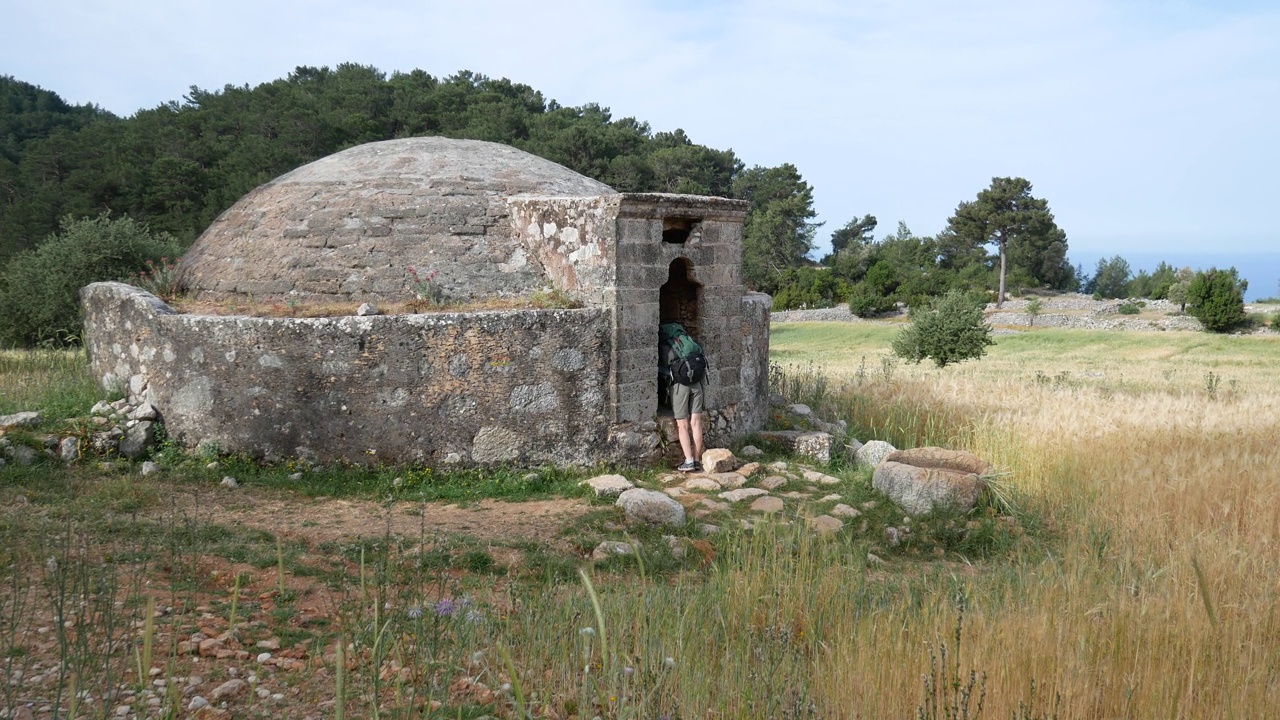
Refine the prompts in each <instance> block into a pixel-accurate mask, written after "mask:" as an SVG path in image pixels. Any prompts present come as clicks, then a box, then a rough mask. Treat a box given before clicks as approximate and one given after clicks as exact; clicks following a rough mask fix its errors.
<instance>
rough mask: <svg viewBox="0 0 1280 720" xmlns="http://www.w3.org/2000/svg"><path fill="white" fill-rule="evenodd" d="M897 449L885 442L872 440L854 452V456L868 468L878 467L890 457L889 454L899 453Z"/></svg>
mask: <svg viewBox="0 0 1280 720" xmlns="http://www.w3.org/2000/svg"><path fill="white" fill-rule="evenodd" d="M897 450H898V449H897V448H895V447H894V446H893V445H891V444H889V443H887V442H885V441H883V440H872V441H871V442H869V443H867V444H865V445H863V446H862V447H860V448H858V449H857V450H856V451H854V454H853V456H854V457H855V458H857V460H858V462H859V463H861V464H863V465H866V466H867V467H872V468H874V467H876V466H878V465H879V464H880V463H882V462H884V459H885V458H887V457H889V453H892V452H897Z"/></svg>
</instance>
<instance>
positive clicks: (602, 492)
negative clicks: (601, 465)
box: [578, 475, 635, 497]
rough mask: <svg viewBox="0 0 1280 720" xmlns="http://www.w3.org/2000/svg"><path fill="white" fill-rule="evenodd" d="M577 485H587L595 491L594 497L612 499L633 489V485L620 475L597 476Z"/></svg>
mask: <svg viewBox="0 0 1280 720" xmlns="http://www.w3.org/2000/svg"><path fill="white" fill-rule="evenodd" d="M578 484H579V485H587V486H589V487H590V488H591V489H592V490H594V491H595V493H596V497H613V496H615V495H621V494H622V493H624V492H626V491H627V490H630V489H631V488H633V487H635V483H633V482H631V481H630V480H628V479H627V478H626V477H625V476H622V475H597V476H595V477H593V478H590V479H589V480H583V481H582V482H580V483H578Z"/></svg>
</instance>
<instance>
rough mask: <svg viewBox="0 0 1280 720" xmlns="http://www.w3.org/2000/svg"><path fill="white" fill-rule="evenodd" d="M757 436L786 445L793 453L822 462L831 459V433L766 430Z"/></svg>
mask: <svg viewBox="0 0 1280 720" xmlns="http://www.w3.org/2000/svg"><path fill="white" fill-rule="evenodd" d="M756 437H758V438H760V439H761V440H767V441H769V442H772V443H777V444H778V445H781V446H783V447H785V448H786V449H787V450H788V451H789V452H791V453H792V454H793V455H801V456H804V457H807V458H811V459H813V460H817V461H818V462H820V463H825V462H830V461H831V435H830V433H825V432H806V431H803V430H766V431H762V432H758V433H756Z"/></svg>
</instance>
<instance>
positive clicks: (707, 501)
mask: <svg viewBox="0 0 1280 720" xmlns="http://www.w3.org/2000/svg"><path fill="white" fill-rule="evenodd" d="M698 504H699V505H701V506H702V507H704V508H706V509H708V510H710V511H712V512H723V511H725V510H728V509H729V503H722V502H719V501H717V500H712V499H711V498H702V501H701V502H699V503H698Z"/></svg>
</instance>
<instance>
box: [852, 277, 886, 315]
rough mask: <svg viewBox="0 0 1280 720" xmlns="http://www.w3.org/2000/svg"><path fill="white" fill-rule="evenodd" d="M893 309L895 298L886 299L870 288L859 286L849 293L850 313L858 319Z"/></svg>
mask: <svg viewBox="0 0 1280 720" xmlns="http://www.w3.org/2000/svg"><path fill="white" fill-rule="evenodd" d="M891 309H893V298H891V297H885V296H883V295H880V294H879V293H877V292H875V291H874V290H872V289H870V288H868V287H867V286H866V285H861V284H859V285H857V286H855V287H854V288H853V290H852V291H851V292H850V293H849V312H851V313H853V314H854V315H857V316H858V317H871V316H873V315H877V314H879V313H882V312H888V311H889V310H891Z"/></svg>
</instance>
